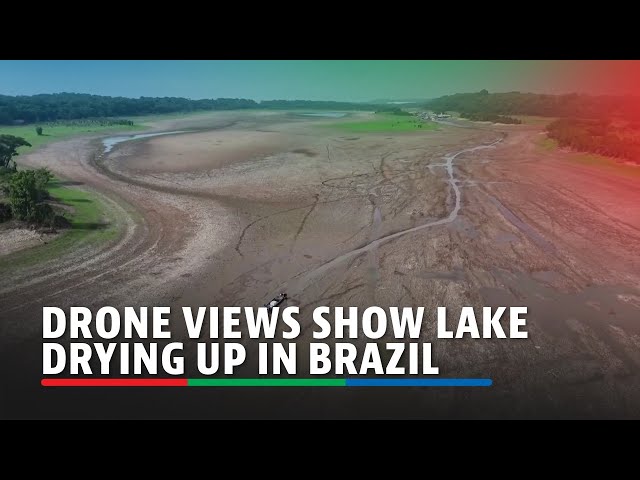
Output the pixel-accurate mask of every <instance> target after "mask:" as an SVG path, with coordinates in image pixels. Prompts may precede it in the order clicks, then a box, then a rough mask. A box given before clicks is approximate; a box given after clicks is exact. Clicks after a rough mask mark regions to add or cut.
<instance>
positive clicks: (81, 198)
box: [0, 179, 118, 271]
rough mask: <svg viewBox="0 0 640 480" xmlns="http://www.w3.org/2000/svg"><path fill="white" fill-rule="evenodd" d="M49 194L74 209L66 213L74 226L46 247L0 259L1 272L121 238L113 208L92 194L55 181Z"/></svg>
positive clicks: (31, 249)
mask: <svg viewBox="0 0 640 480" xmlns="http://www.w3.org/2000/svg"><path fill="white" fill-rule="evenodd" d="M49 185H50V188H49V189H48V190H49V194H50V195H51V197H52V198H53V199H55V200H56V201H58V202H60V203H63V204H64V205H67V206H69V207H71V208H72V209H73V212H64V217H65V218H66V219H67V220H69V222H70V223H71V227H70V228H66V229H62V230H61V232H62V233H61V234H60V235H59V236H58V237H56V238H54V239H53V240H51V241H50V242H49V243H47V244H46V245H38V246H35V247H32V248H29V249H26V250H21V251H18V252H15V253H12V254H9V255H6V256H5V257H3V258H0V270H2V271H6V270H7V269H8V268H17V267H26V266H30V265H35V264H37V263H40V262H44V261H46V260H49V259H52V258H55V257H59V256H61V255H63V254H64V253H66V252H68V251H71V250H72V249H77V248H79V247H81V246H87V245H93V244H97V243H102V242H107V241H110V240H113V239H115V238H116V237H117V236H118V227H117V225H115V224H114V223H113V220H112V218H110V217H111V214H110V212H109V207H108V206H107V205H106V204H105V203H104V202H103V201H102V200H101V199H100V198H99V197H98V196H97V195H94V194H92V193H89V192H86V191H84V190H80V189H77V188H71V187H67V186H64V182H62V181H60V180H57V179H56V180H54V181H52V182H51V183H50V184H49Z"/></svg>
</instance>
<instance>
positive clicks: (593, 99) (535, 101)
mask: <svg viewBox="0 0 640 480" xmlns="http://www.w3.org/2000/svg"><path fill="white" fill-rule="evenodd" d="M425 107H426V108H428V109H431V110H434V111H454V112H465V113H466V114H471V115H480V114H483V115H535V116H542V117H575V118H612V117H618V118H625V119H628V120H639V119H640V99H638V98H636V97H630V96H594V95H585V94H577V93H570V94H566V95H547V94H538V93H520V92H509V93H489V92H488V91H487V90H481V91H479V92H475V93H456V94H454V95H445V96H444V97H439V98H436V99H433V100H430V101H429V102H427V103H426V104H425Z"/></svg>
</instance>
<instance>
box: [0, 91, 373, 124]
mask: <svg viewBox="0 0 640 480" xmlns="http://www.w3.org/2000/svg"><path fill="white" fill-rule="evenodd" d="M374 107H375V106H373V105H367V104H362V103H350V102H332V101H313V100H268V101H262V102H256V101H255V100H250V99H246V98H216V99H201V100H191V99H188V98H181V97H140V98H126V97H108V96H102V95H89V94H84V93H54V94H41V95H31V96H15V97H14V96H8V95H0V125H13V124H17V123H43V122H55V121H58V120H77V119H90V118H105V117H122V116H136V115H150V114H165V113H176V112H185V113H188V112H195V111H204V110H238V109H249V108H255V109H262V108H264V109H267V108H268V109H289V108H291V109H294V108H307V109H335V110H374V109H375V108H374Z"/></svg>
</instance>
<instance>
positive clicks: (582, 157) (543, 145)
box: [536, 137, 640, 177]
mask: <svg viewBox="0 0 640 480" xmlns="http://www.w3.org/2000/svg"><path fill="white" fill-rule="evenodd" d="M536 149H537V151H539V152H542V153H553V152H555V151H557V150H558V149H559V147H558V142H556V141H555V140H554V139H553V138H547V137H541V138H540V139H539V140H537V141H536ZM566 155H567V157H566V158H567V160H569V161H571V162H574V163H578V164H581V165H589V166H592V167H594V168H600V169H605V170H608V171H610V172H611V173H615V174H617V175H622V176H625V177H640V166H634V165H629V164H627V163H625V162H624V161H621V160H618V159H615V158H611V157H604V156H602V155H596V154H593V153H583V152H569V153H567V154H566Z"/></svg>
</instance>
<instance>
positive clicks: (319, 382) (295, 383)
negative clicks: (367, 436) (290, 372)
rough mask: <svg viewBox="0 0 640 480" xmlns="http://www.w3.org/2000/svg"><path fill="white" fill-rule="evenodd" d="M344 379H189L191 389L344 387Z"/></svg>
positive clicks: (345, 383) (188, 384) (345, 382)
mask: <svg viewBox="0 0 640 480" xmlns="http://www.w3.org/2000/svg"><path fill="white" fill-rule="evenodd" d="M346 385H347V381H346V380H345V379H344V378H189V379H188V380H187V386H189V387H344V386H346Z"/></svg>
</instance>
